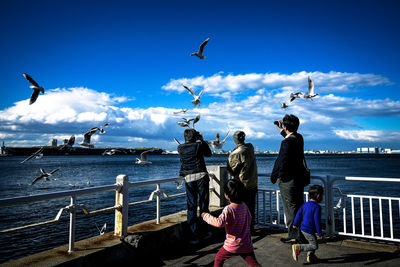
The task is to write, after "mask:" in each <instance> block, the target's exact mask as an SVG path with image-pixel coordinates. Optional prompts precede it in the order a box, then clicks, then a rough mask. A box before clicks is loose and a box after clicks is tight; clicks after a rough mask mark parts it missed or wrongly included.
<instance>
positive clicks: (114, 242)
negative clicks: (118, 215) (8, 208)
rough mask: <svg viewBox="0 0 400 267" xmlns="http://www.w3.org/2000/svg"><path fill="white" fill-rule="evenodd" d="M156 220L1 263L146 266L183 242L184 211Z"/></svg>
mask: <svg viewBox="0 0 400 267" xmlns="http://www.w3.org/2000/svg"><path fill="white" fill-rule="evenodd" d="M210 210H211V211H212V213H214V212H216V213H217V214H218V213H219V212H220V211H221V208H217V207H214V208H213V207H210ZM160 221H161V223H160V224H156V223H155V220H152V221H147V222H143V223H139V224H136V225H133V226H130V227H129V228H128V236H127V237H126V238H125V240H121V239H120V238H119V237H116V236H114V235H113V234H114V233H113V232H108V233H105V234H104V235H102V236H96V237H92V238H88V239H85V240H81V241H78V242H75V251H74V252H73V253H71V254H69V253H68V245H64V246H61V247H57V248H54V249H50V250H47V251H43V252H40V253H37V254H34V255H30V256H27V257H24V258H20V259H17V260H14V261H10V262H6V263H4V264H2V266H21V267H22V266H105V265H110V266H111V265H117V264H118V265H119V266H128V265H130V266H132V264H133V263H134V264H135V265H136V264H138V263H140V262H142V261H144V259H146V264H147V266H149V265H148V264H149V263H151V262H153V263H155V261H157V260H159V256H161V255H162V254H163V253H166V252H168V250H170V249H174V250H175V249H179V247H181V246H185V245H186V242H185V236H186V235H185V231H186V229H187V224H186V211H181V212H178V213H175V214H171V215H168V216H164V217H162V218H161V220H160ZM132 235H134V238H136V240H137V242H136V243H135V245H134V246H132V244H130V243H129V242H127V241H129V237H130V236H132Z"/></svg>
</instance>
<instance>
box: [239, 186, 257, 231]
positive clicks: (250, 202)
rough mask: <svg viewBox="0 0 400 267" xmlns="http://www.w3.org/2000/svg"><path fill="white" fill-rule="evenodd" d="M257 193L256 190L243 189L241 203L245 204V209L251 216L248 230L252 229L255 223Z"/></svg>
mask: <svg viewBox="0 0 400 267" xmlns="http://www.w3.org/2000/svg"><path fill="white" fill-rule="evenodd" d="M257 192H258V188H257V187H255V188H251V189H245V191H244V194H243V202H244V204H246V206H247V208H249V210H250V214H251V224H250V229H251V230H253V229H254V224H255V221H256V214H255V213H256V200H257V199H256V197H257Z"/></svg>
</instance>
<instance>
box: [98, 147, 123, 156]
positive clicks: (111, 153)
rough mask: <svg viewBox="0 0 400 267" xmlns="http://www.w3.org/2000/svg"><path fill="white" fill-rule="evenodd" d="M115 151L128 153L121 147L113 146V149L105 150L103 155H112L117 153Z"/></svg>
mask: <svg viewBox="0 0 400 267" xmlns="http://www.w3.org/2000/svg"><path fill="white" fill-rule="evenodd" d="M115 153H122V154H126V151H123V150H120V149H116V148H112V149H107V150H105V151H104V152H103V153H102V155H103V156H105V155H108V156H112V155H115Z"/></svg>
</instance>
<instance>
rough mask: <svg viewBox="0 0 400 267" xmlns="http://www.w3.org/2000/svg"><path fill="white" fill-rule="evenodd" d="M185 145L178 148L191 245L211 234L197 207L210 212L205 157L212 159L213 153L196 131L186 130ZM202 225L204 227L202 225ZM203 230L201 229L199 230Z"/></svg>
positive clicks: (201, 210)
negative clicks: (184, 187) (183, 178)
mask: <svg viewBox="0 0 400 267" xmlns="http://www.w3.org/2000/svg"><path fill="white" fill-rule="evenodd" d="M184 137H185V143H184V144H180V145H179V146H178V153H179V156H180V159H181V169H180V172H179V175H180V176H183V177H185V186H186V197H187V222H188V224H189V228H190V231H191V233H192V237H191V239H190V243H191V244H197V243H199V238H200V237H202V238H207V237H209V236H210V234H211V233H209V232H206V231H205V228H206V224H205V223H204V222H203V220H202V219H201V218H200V217H198V215H197V207H200V214H201V213H202V212H207V213H208V212H209V209H208V205H209V202H210V192H209V183H210V181H209V180H210V179H209V176H208V173H207V168H206V164H205V162H204V157H210V156H211V155H212V152H211V150H210V147H209V146H208V144H207V142H205V141H204V140H203V136H202V135H201V134H200V133H199V132H197V131H196V130H195V129H186V130H185V132H184ZM200 224H202V225H200ZM200 227H201V228H203V229H199V228H200Z"/></svg>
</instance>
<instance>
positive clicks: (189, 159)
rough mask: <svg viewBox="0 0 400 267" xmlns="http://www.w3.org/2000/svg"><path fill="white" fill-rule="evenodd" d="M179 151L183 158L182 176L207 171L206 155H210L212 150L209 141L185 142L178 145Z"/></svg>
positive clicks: (180, 173)
mask: <svg viewBox="0 0 400 267" xmlns="http://www.w3.org/2000/svg"><path fill="white" fill-rule="evenodd" d="M178 153H179V156H180V158H181V169H180V172H179V175H180V176H186V175H188V174H193V173H199V172H207V168H206V163H205V162H204V157H210V156H211V155H212V152H211V150H210V147H209V146H208V144H207V142H205V141H196V142H192V143H184V144H180V145H179V146H178Z"/></svg>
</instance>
